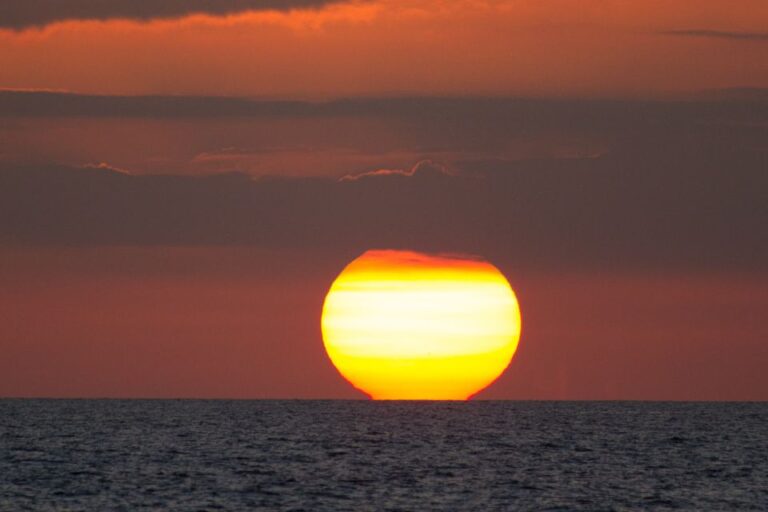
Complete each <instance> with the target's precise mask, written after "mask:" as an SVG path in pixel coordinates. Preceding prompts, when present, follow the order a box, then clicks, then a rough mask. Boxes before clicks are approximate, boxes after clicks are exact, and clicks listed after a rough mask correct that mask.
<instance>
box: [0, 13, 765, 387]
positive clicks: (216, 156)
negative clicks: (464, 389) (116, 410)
mask: <svg viewBox="0 0 768 512" xmlns="http://www.w3.org/2000/svg"><path fill="white" fill-rule="evenodd" d="M251 1H252V2H253V3H250V2H251ZM281 1H283V2H288V3H290V4H291V5H299V4H300V5H315V6H323V7H319V8H316V9H307V8H304V9H299V10H289V9H288V10H287V9H286V8H285V5H287V4H286V3H281V4H280V5H279V7H281V8H282V10H263V9H262V10H254V11H249V12H235V13H234V14H231V13H230V14H229V15H226V16H216V15H212V14H200V13H196V14H194V15H191V16H186V17H184V16H182V17H177V18H173V17H172V16H176V15H179V13H181V14H183V13H185V12H187V11H188V10H189V9H190V7H189V5H191V4H194V5H197V6H198V8H201V7H199V6H203V7H202V8H203V9H206V8H207V9H208V11H206V12H209V13H210V12H211V10H212V9H214V7H211V5H214V6H215V9H218V10H219V11H225V12H230V10H228V9H229V8H228V7H227V6H230V7H231V6H232V5H238V6H241V5H243V4H244V3H247V4H249V5H256V6H257V8H258V7H259V5H261V6H262V7H263V5H264V4H263V3H261V4H259V2H262V0H248V1H247V2H246V1H244V0H243V1H240V0H238V1H237V2H232V3H227V1H226V0H220V3H219V2H216V3H211V2H206V1H203V0H200V1H196V2H191V0H155V1H153V2H130V1H129V0H104V1H103V2H99V3H98V7H99V9H100V13H93V12H91V11H82V9H93V6H94V5H96V4H91V3H88V2H85V3H76V2H72V3H65V2H63V1H62V2H59V1H58V0H37V2H36V3H35V6H41V7H40V8H37V7H35V8H30V7H28V5H31V4H27V3H23V2H18V3H15V4H11V3H7V4H3V3H0V397H3V396H89V397H91V396H121V397H140V396H146V397H171V396H184V397H242V398H247V397H250V398H260V397H273V398H276V397H301V398H319V397H323V398H326V397H336V398H354V397H359V396H360V395H358V394H356V392H355V391H354V389H352V388H351V387H350V386H349V385H347V384H346V383H345V382H344V380H343V379H342V378H341V377H340V376H339V375H338V374H337V373H336V372H335V370H334V369H333V367H332V365H331V364H330V362H329V361H328V358H327V356H326V354H325V352H324V351H323V345H322V340H321V337H320V310H321V307H322V304H323V298H324V294H325V292H326V291H327V289H328V287H329V286H330V284H331V282H332V281H333V279H334V278H335V277H336V275H337V274H338V272H339V271H340V270H341V269H342V268H343V267H344V265H345V264H347V263H348V262H349V261H351V260H352V259H353V258H354V257H356V256H358V255H359V254H361V253H362V252H363V251H365V250H366V249H408V250H418V251H433V252H453V253H472V254H479V255H481V256H482V257H485V258H488V259H489V261H491V262H492V263H493V264H494V265H496V266H497V267H499V268H500V269H501V270H502V272H504V273H505V275H506V276H507V277H508V278H509V279H510V281H511V283H512V285H513V287H514V289H515V291H516V292H517V294H518V298H519V300H520V305H521V309H522V318H523V325H524V327H523V334H522V338H521V342H520V346H519V350H518V352H517V355H516V356H515V359H514V360H513V363H512V366H511V368H510V370H509V372H507V373H506V374H504V375H503V376H502V377H501V378H500V380H499V381H497V382H496V383H495V384H494V385H493V386H492V387H491V388H490V389H488V390H487V391H485V392H483V393H482V394H481V397H482V398H509V399H698V400H704V399H716V400H720V399H727V400H731V399H739V400H751V399H760V400H766V399H768V374H766V372H765V368H766V367H768V352H766V346H767V345H766V344H765V340H766V339H768V323H766V320H765V319H766V318H768V316H767V315H766V311H768V295H766V290H768V266H767V265H766V262H768V256H766V254H768V238H766V237H765V229H764V226H766V225H768V207H767V206H766V202H765V199H764V195H765V193H764V191H765V190H766V189H768V174H766V173H765V168H766V155H768V146H767V145H766V141H768V95H766V91H768V31H767V30H768V9H767V8H766V1H765V0H740V1H738V2H734V1H731V0H700V1H696V2H692V1H690V0H587V1H579V2H574V1H573V0H507V1H502V0H413V1H405V0H352V1H343V0H342V1H339V2H332V1H330V2H329V1H325V0H291V1H290V2H289V0H281ZM257 4H258V5H257ZM272 5H277V4H272ZM9 6H10V7H9ZM163 6H165V8H166V10H165V11H163V8H162V7H163ZM206 6H207V7H206ZM222 6H224V7H222ZM238 8H239V7H238ZM78 9H81V10H80V11H78ZM121 9H122V10H121ZM126 9H127V11H126ZM168 9H170V11H169V10H168ZM185 9H186V11H185ZM215 9H214V10H215ZM116 12H121V13H123V15H124V16H134V17H135V18H136V19H145V20H149V21H136V20H133V21H132V20H130V19H116V18H115V17H114V14H115V13H116ZM126 12H127V13H128V14H125V13H126ZM137 12H138V14H136V13H137ZM158 12H161V13H162V12H164V13H165V14H164V15H163V16H165V17H163V16H159V15H158ZM9 13H10V14H12V15H13V16H11V15H9ZM131 13H133V14H131ZM169 13H170V14H169ZM14 16H15V17H14ZM169 16H170V17H169ZM12 18H13V19H12ZM50 20H55V21H50ZM723 88H726V89H730V88H736V89H738V90H727V91H723V90H717V89H723ZM20 91H26V92H20ZM44 91H56V92H55V93H54V92H44ZM142 95H144V96H142ZM152 95H157V96H152ZM179 96H189V97H185V98H179ZM221 96H230V97H228V98H220V97H221ZM235 96H243V97H247V99H244V98H235ZM214 97H218V98H214ZM285 98H296V99H302V100H306V101H278V100H277V99H285ZM317 100H329V101H317ZM160 175H162V176H160ZM181 246H184V247H185V248H181Z"/></svg>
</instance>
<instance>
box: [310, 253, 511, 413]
mask: <svg viewBox="0 0 768 512" xmlns="http://www.w3.org/2000/svg"><path fill="white" fill-rule="evenodd" d="M321 327H322V332H323V341H324V343H325V350H326V351H327V353H328V356H329V357H330V359H331V361H332V362H333V364H334V365H335V366H336V368H337V369H338V370H339V372H340V373H341V375H342V376H344V378H346V379H347V380H348V381H349V382H350V383H352V385H353V386H354V387H356V388H357V389H359V390H360V391H362V392H364V393H365V394H367V395H369V396H370V397H371V398H373V399H390V400H466V399H468V398H469V397H470V396H472V395H474V394H475V393H477V392H478V391H480V390H482V389H484V388H485V387H487V386H488V385H490V384H491V383H492V382H493V381H494V380H496V379H497V378H498V377H499V376H500V375H501V374H502V372H504V370H505V369H506V368H507V366H509V363H510V361H511V360H512V356H513V355H514V354H515V351H516V350H517V344H518V340H519V338H520V308H519V306H518V302H517V298H516V296H515V293H514V292H513V291H512V288H511V287H510V285H509V282H508V281H507V280H506V278H505V277H504V276H503V275H502V273H501V272H500V271H499V270H498V269H497V268H496V267H494V266H493V265H491V264H490V263H488V262H486V261H483V260H481V259H479V258H475V257H469V256H454V255H430V254H423V253H418V252H411V251H394V250H371V251H367V252H366V253H364V254H363V255H362V256H360V257H359V258H357V259H355V260H354V261H352V262H351V263H350V264H349V265H347V267H346V268H345V269H344V270H343V271H342V272H341V274H339V276H338V277H337V278H336V280H335V281H334V282H333V284H332V285H331V288H330V290H329V291H328V295H327V296H326V298H325V303H324V305H323V313H322V320H321Z"/></svg>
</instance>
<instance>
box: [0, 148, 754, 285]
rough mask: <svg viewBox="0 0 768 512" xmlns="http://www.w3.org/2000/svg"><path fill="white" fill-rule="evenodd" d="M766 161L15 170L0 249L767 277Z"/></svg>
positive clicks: (672, 152)
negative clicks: (400, 257)
mask: <svg viewBox="0 0 768 512" xmlns="http://www.w3.org/2000/svg"><path fill="white" fill-rule="evenodd" d="M765 156H766V155H765V154H764V153H760V152H748V151H723V150H720V149H717V150H708V149H703V150H701V151H691V150H690V148H680V147H675V146H665V145H660V146H659V147H657V148H655V150H649V149H647V148H646V150H644V151H634V152H633V151H624V152H618V151H617V152H613V153H609V154H606V155H604V156H601V157H597V158H583V159H578V158H575V159H541V160H529V161H504V160H498V159H495V160H488V161H485V160H469V161H464V162H461V163H460V166H461V169H460V170H459V172H458V173H456V174H454V175H449V174H446V173H444V171H443V170H442V168H441V167H440V166H438V165H435V164H431V163H426V162H422V163H421V164H419V165H417V166H416V167H415V168H414V169H412V172H411V171H409V173H384V174H375V173H374V174H373V175H368V176H367V177H365V178H362V179H360V178H359V179H348V180H342V181H339V180H337V179H331V178H287V177H282V178H263V179H256V180H254V179H252V178H250V177H249V176H247V175H243V174H238V173H232V174H221V175H215V176H202V177H201V176H198V177H192V176H134V175H126V174H123V173H120V172H117V171H112V170H110V169H108V168H106V167H102V168H98V169H94V168H70V167H60V166H34V167H24V168H23V167H6V168H4V169H2V170H0V243H2V244H5V245H14V246H18V245H28V244H34V245H70V246H71V245H76V246H125V245H131V246H151V245H164V246H180V245H181V246H233V245H234V246H249V247H259V248H278V249H281V248H290V249H301V250H304V251H306V254H307V257H311V255H312V254H313V252H315V251H328V250H332V251H344V252H345V253H350V254H351V253H354V252H358V251H362V250H365V249H368V248H371V247H384V248H398V247H403V248H411V249H417V250H428V251H438V252H457V253H475V254H483V255H485V256H487V257H489V258H491V259H493V260H496V259H498V260H501V261H509V262H511V263H512V264H515V265H521V266H529V267H546V268H550V269H568V268H574V267H576V268H583V267H590V268H600V269H601V270H610V269H614V268H615V269H632V268H641V267H642V268H647V267H650V268H655V269H670V268H676V269H679V268H685V269H695V268H716V269H719V268H731V269H737V270H740V271H747V270H749V269H761V270H762V271H766V270H768V266H767V264H766V262H768V235H767V234H766V231H765V229H764V228H765V226H766V225H768V205H766V203H765V197H764V191H765V190H766V189H767V188H768V175H766V173H765V172H764V171H765ZM473 173H474V174H480V175H482V176H483V177H484V179H482V180H478V179H472V178H468V177H467V174H473ZM409 174H410V175H409ZM419 175H422V176H424V177H425V178H429V179H413V178H414V177H415V176H419ZM434 178H439V179H434Z"/></svg>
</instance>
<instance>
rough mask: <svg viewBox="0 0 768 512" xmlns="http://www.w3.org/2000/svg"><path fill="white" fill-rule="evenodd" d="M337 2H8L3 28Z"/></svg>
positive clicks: (0, 16) (0, 14)
mask: <svg viewBox="0 0 768 512" xmlns="http://www.w3.org/2000/svg"><path fill="white" fill-rule="evenodd" d="M334 1H337V0H152V1H151V2H144V1H135V0H66V1H61V0H4V1H3V2H2V3H0V28H7V29H13V30H23V29H26V28H30V27H42V26H45V25H49V24H51V23H56V22H60V21H67V20H110V19H130V20H137V21H149V20H152V19H169V18H182V17H185V16H190V15H192V14H209V15H211V16H226V15H229V14H235V13H239V12H246V11H263V10H280V11H286V10H291V9H307V8H317V7H322V6H324V5H327V4H330V3H334Z"/></svg>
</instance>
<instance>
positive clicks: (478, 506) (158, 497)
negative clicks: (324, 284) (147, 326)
mask: <svg viewBox="0 0 768 512" xmlns="http://www.w3.org/2000/svg"><path fill="white" fill-rule="evenodd" d="M258 509H263V510H307V511H325V510H329V511H330V510H334V511H336V510H483V511H485V510H637V509H689V510H768V404H765V403H639V402H484V401H477V402H465V403H457V402H366V401H224V400H212V401H196V400H146V401H144V400H0V510H3V511H6V510H8V511H15V510H35V511H37V510H94V511H95V510H258Z"/></svg>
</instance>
